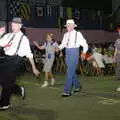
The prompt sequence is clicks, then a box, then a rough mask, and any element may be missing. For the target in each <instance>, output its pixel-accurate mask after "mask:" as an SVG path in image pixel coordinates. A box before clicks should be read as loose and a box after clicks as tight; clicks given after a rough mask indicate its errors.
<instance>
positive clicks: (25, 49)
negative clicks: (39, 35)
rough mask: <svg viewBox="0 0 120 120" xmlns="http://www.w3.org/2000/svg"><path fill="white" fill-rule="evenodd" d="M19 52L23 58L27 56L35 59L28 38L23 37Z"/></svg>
mask: <svg viewBox="0 0 120 120" xmlns="http://www.w3.org/2000/svg"><path fill="white" fill-rule="evenodd" d="M19 52H20V54H21V55H22V56H26V57H27V58H33V53H32V51H31V48H30V43H29V39H28V38H27V37H26V36H24V37H23V40H22V43H21V46H20V51H19Z"/></svg>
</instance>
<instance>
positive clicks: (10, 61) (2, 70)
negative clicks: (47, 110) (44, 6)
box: [0, 17, 40, 110]
mask: <svg viewBox="0 0 120 120" xmlns="http://www.w3.org/2000/svg"><path fill="white" fill-rule="evenodd" d="M11 27H12V32H11V33H7V34H6V35H4V37H3V38H1V39H0V46H2V47H3V48H4V52H5V56H4V58H2V59H0V85H1V86H2V92H1V99H0V110H5V109H9V108H10V98H11V96H12V94H16V95H19V96H21V97H22V98H24V97H25V90H24V87H23V86H19V85H17V84H16V77H18V75H21V74H22V73H24V70H25V62H24V57H26V58H27V59H28V60H29V62H30V64H31V66H32V70H33V73H34V74H35V75H36V76H39V74H40V72H39V71H38V70H37V68H36V66H35V63H34V60H33V54H32V52H31V49H30V44H29V39H28V38H27V37H26V36H25V35H24V34H23V33H22V32H21V30H20V29H21V27H22V20H21V18H19V17H15V18H13V20H12V23H11Z"/></svg>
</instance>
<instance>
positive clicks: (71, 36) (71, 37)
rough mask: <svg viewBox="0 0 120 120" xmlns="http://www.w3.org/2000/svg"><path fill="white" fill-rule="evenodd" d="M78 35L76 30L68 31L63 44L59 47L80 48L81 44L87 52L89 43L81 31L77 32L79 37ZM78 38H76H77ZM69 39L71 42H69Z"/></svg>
mask: <svg viewBox="0 0 120 120" xmlns="http://www.w3.org/2000/svg"><path fill="white" fill-rule="evenodd" d="M75 36H76V30H73V31H71V32H66V33H65V34H64V36H63V40H62V43H61V45H60V46H59V49H61V50H62V49H63V48H78V47H80V46H82V47H83V52H84V53H86V52H87V50H88V44H87V42H86V40H85V38H84V37H83V35H82V34H81V32H77V37H75ZM75 38H76V40H75ZM68 39H69V42H68Z"/></svg>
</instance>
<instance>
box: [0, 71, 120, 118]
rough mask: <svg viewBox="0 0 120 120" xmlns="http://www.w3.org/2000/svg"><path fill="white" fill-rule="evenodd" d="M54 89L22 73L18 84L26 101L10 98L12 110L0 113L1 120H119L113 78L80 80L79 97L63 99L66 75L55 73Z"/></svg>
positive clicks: (119, 97) (119, 99)
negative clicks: (23, 90) (43, 85)
mask: <svg viewBox="0 0 120 120" xmlns="http://www.w3.org/2000/svg"><path fill="white" fill-rule="evenodd" d="M55 77H56V85H55V86H54V87H48V88H40V84H41V83H42V78H44V76H43V75H41V80H38V79H36V78H35V77H34V76H33V75H32V74H30V73H29V74H25V76H24V77H22V78H21V81H20V83H19V84H22V85H24V86H25V88H26V99H25V100H24V101H23V100H22V99H21V98H18V97H16V96H13V97H12V99H11V105H12V109H11V110H9V111H0V120H120V92H116V91H115V89H116V87H117V86H119V85H120V81H116V80H115V78H114V76H105V77H103V76H101V77H80V78H81V83H82V85H83V89H82V90H81V92H80V94H78V95H73V96H71V97H69V98H62V97H61V93H62V92H63V87H64V82H65V75H64V74H61V73H60V74H56V75H55Z"/></svg>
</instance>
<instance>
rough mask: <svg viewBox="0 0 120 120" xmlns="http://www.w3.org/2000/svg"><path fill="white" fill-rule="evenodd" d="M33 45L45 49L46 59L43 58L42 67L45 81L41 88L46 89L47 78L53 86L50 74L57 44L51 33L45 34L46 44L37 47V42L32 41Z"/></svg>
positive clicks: (53, 79)
mask: <svg viewBox="0 0 120 120" xmlns="http://www.w3.org/2000/svg"><path fill="white" fill-rule="evenodd" d="M33 43H34V45H35V46H36V47H37V48H39V49H45V51H46V57H45V63H44V67H43V71H44V72H45V81H44V83H43V85H42V86H41V87H47V86H48V84H49V82H48V79H49V77H50V78H51V85H54V83H55V78H54V76H53V74H52V66H53V62H54V59H55V50H56V48H57V47H58V44H57V42H55V41H54V39H53V34H52V33H47V34H46V42H45V43H44V45H43V46H39V45H38V43H37V42H35V41H33Z"/></svg>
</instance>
